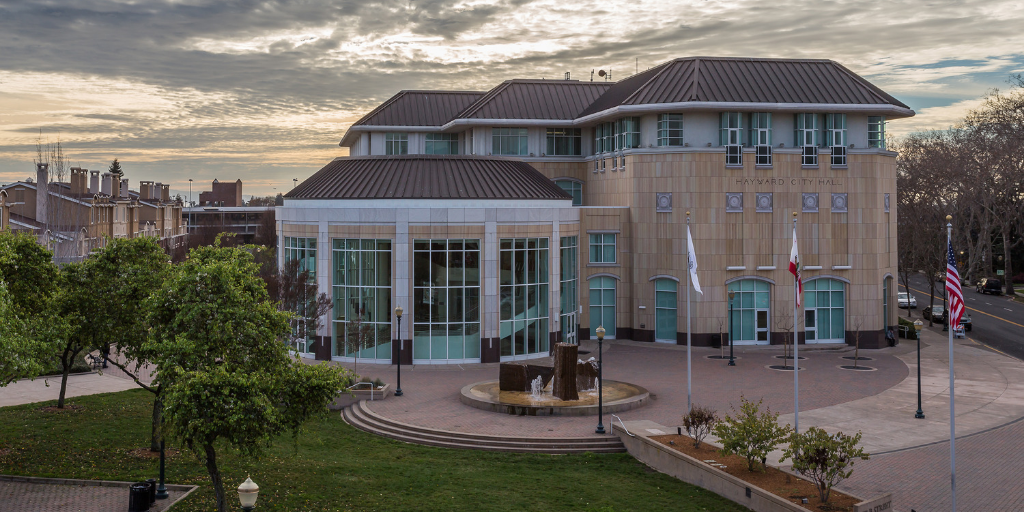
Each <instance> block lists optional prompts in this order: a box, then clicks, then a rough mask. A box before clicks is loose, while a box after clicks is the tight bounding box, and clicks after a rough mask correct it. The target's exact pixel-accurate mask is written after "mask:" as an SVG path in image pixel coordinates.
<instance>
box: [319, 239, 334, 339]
mask: <svg viewBox="0 0 1024 512" xmlns="http://www.w3.org/2000/svg"><path fill="white" fill-rule="evenodd" d="M316 285H317V287H318V290H319V292H320V293H326V294H328V296H330V295H331V239H330V234H329V233H328V227H327V221H326V220H320V221H319V223H318V225H317V237H316ZM332 313H333V310H332V311H328V312H327V314H326V315H324V316H323V317H322V318H320V329H319V330H318V331H317V334H318V335H320V336H324V337H326V338H327V339H328V340H330V338H331V316H332ZM332 341H333V340H331V341H325V342H324V343H328V344H330V343H332Z"/></svg>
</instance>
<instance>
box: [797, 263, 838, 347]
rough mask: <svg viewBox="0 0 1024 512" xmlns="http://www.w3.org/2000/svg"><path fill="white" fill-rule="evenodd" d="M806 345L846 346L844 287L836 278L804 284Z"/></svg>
mask: <svg viewBox="0 0 1024 512" xmlns="http://www.w3.org/2000/svg"><path fill="white" fill-rule="evenodd" d="M804 328H805V333H806V335H807V343H846V284H845V283H843V282H842V281H840V280H838V279H829V278H822V279H815V280H813V281H808V282H806V283H804Z"/></svg>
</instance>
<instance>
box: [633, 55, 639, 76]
mask: <svg viewBox="0 0 1024 512" xmlns="http://www.w3.org/2000/svg"><path fill="white" fill-rule="evenodd" d="M639 72H640V57H637V58H636V71H634V72H633V74H634V75H635V74H637V73H639Z"/></svg>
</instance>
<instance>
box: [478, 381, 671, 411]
mask: <svg viewBox="0 0 1024 512" xmlns="http://www.w3.org/2000/svg"><path fill="white" fill-rule="evenodd" d="M579 395H580V399H579V400H559V399H558V398H555V397H554V396H551V394H550V392H549V393H546V394H544V395H542V396H541V397H539V398H535V397H534V396H533V395H531V394H530V393H528V392H523V391H501V389H500V388H499V386H498V381H497V380H485V381H483V382H477V383H475V384H469V385H468V386H465V387H463V388H462V392H461V394H460V396H459V401H461V402H462V403H464V404H466V405H468V406H470V407H475V408H477V409H482V410H485V411H491V412H498V413H502V414H511V415H515V416H596V415H597V412H598V410H597V409H598V403H597V402H598V400H597V399H598V397H597V390H596V389H595V390H593V391H580V392H579ZM650 396H651V395H650V393H648V392H647V390H646V389H645V388H643V387H641V386H637V385H636V384H630V383H628V382H619V381H614V380H607V379H606V380H605V381H604V412H606V413H613V412H620V411H628V410H630V409H636V408H637V407H641V406H643V405H644V404H646V403H647V401H648V400H650Z"/></svg>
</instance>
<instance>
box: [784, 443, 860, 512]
mask: <svg viewBox="0 0 1024 512" xmlns="http://www.w3.org/2000/svg"><path fill="white" fill-rule="evenodd" d="M860 437H861V434H860V432H857V435H855V436H853V437H850V436H848V435H846V434H843V433H842V432H837V433H836V434H835V435H829V434H828V432H825V431H824V430H822V429H820V428H818V427H811V428H809V429H807V431H806V432H804V433H803V434H795V433H794V434H793V435H791V436H790V437H789V447H788V448H786V451H785V452H784V453H783V454H782V458H781V459H779V462H782V461H784V460H786V459H787V458H789V459H792V460H793V469H794V470H795V471H797V472H798V473H800V474H801V475H804V476H809V477H810V478H811V479H812V480H814V482H815V485H817V487H818V498H819V499H820V500H821V502H822V503H826V502H828V499H829V494H830V493H831V492H832V488H833V487H835V486H836V485H838V484H839V482H842V481H843V480H845V479H847V478H850V475H852V474H853V468H852V466H853V462H854V459H862V460H868V459H869V455H868V454H867V453H865V452H864V449H863V448H858V447H857V443H859V442H860Z"/></svg>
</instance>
